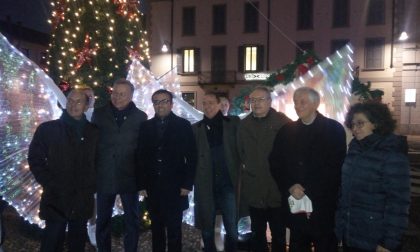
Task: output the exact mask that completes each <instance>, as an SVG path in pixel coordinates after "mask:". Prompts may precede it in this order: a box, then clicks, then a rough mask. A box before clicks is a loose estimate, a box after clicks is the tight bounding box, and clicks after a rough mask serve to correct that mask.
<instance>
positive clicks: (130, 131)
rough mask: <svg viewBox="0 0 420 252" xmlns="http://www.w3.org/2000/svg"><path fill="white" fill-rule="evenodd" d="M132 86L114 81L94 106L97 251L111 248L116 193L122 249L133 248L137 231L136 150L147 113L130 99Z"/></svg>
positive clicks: (135, 248) (135, 247)
mask: <svg viewBox="0 0 420 252" xmlns="http://www.w3.org/2000/svg"><path fill="white" fill-rule="evenodd" d="M133 93H134V86H133V85H132V84H131V83H130V82H129V81H128V80H125V79H119V80H117V81H116V82H115V83H114V85H113V91H112V94H111V102H110V103H108V104H107V105H105V106H104V107H102V108H99V109H95V111H94V112H93V116H92V122H93V123H94V124H95V125H96V126H97V127H98V129H99V131H100V138H99V145H98V158H97V169H98V179H97V183H98V187H97V188H98V193H97V199H96V203H97V220H96V242H97V245H98V251H99V252H102V251H106V252H109V251H111V217H112V210H113V207H114V203H115V198H116V196H117V194H119V196H120V198H121V202H122V206H123V209H124V223H125V235H124V249H125V251H126V252H136V251H137V243H138V238H139V232H140V219H139V218H140V217H139V212H140V210H139V196H138V184H137V179H136V178H137V165H136V164H137V163H136V151H137V147H138V137H139V132H140V125H141V124H142V123H143V122H144V121H146V119H147V115H146V114H145V113H144V112H143V111H141V110H139V109H138V108H137V107H136V105H135V104H134V103H133V102H132V99H133Z"/></svg>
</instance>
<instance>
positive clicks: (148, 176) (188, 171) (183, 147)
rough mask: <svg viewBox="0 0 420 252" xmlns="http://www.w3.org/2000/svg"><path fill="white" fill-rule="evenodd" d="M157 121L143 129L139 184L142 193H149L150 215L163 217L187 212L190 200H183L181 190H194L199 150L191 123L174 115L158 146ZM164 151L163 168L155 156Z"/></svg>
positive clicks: (150, 122)
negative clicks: (163, 215)
mask: <svg viewBox="0 0 420 252" xmlns="http://www.w3.org/2000/svg"><path fill="white" fill-rule="evenodd" d="M158 120H159V118H158V117H156V116H155V117H153V118H152V119H150V120H148V121H146V122H144V123H143V124H142V125H141V129H140V138H139V139H140V143H139V146H140V148H139V155H138V161H139V167H140V169H141V172H140V174H139V177H138V180H139V181H140V188H139V189H140V190H146V191H147V193H148V198H147V206H148V208H149V210H150V211H155V212H159V213H164V212H165V211H171V210H174V211H179V210H185V209H187V208H188V197H187V196H182V197H181V196H180V190H181V188H184V189H188V190H192V187H193V182H194V181H193V180H194V176H195V168H196V163H197V150H196V146H195V140H194V135H193V131H192V127H191V124H190V122H188V121H187V120H185V119H183V118H181V117H178V116H176V115H175V114H173V113H172V112H171V114H170V115H169V116H168V118H167V120H168V125H167V127H166V130H165V132H164V135H163V142H162V144H160V145H159V144H158V141H157V140H158V130H157V126H156V125H157V121H158ZM159 147H160V148H161V150H160V151H161V153H162V155H161V160H160V167H159V169H158V167H157V160H156V153H157V151H158V148H159Z"/></svg>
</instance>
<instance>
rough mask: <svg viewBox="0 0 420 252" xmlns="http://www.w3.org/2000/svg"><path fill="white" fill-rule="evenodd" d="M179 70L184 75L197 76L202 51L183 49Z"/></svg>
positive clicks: (180, 53)
mask: <svg viewBox="0 0 420 252" xmlns="http://www.w3.org/2000/svg"><path fill="white" fill-rule="evenodd" d="M178 52H179V55H180V58H179V59H180V60H179V61H178V63H179V64H178V69H181V73H183V74H197V72H198V71H199V66H200V49H198V48H182V49H180V50H179V51H178Z"/></svg>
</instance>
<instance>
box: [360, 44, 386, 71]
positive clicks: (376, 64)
mask: <svg viewBox="0 0 420 252" xmlns="http://www.w3.org/2000/svg"><path fill="white" fill-rule="evenodd" d="M384 48H385V39H384V38H368V39H366V42H365V68H366V69H382V68H383V67H384Z"/></svg>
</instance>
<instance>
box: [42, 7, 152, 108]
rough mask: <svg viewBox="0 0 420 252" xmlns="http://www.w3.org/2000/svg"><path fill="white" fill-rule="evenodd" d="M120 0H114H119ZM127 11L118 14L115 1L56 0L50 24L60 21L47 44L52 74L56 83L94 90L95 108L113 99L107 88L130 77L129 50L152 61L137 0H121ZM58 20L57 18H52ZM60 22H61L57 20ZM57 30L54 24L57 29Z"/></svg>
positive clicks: (143, 61) (49, 72)
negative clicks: (128, 74) (117, 80)
mask: <svg viewBox="0 0 420 252" xmlns="http://www.w3.org/2000/svg"><path fill="white" fill-rule="evenodd" d="M115 1H116V0H115ZM118 3H121V4H123V5H124V6H125V7H124V8H125V9H126V10H127V13H128V14H127V15H120V14H119V7H118V6H122V5H118V4H116V3H114V0H106V1H104V0H89V1H85V0H52V1H51V6H52V9H53V13H52V17H51V19H50V23H51V25H52V26H54V24H55V23H56V28H55V29H53V32H52V35H51V43H50V45H49V48H48V58H47V64H48V74H49V75H50V76H51V78H52V79H53V80H54V82H55V83H60V82H61V81H66V82H68V83H71V85H72V86H75V85H79V84H85V85H88V86H89V87H91V88H92V89H93V90H94V93H95V96H96V104H95V106H96V107H99V106H102V105H104V104H105V103H106V102H107V101H108V100H109V87H110V86H112V84H113V82H114V81H115V80H116V79H119V78H124V77H125V76H127V73H128V70H129V65H130V58H129V57H130V55H129V54H130V52H129V51H128V50H127V48H129V49H130V50H131V51H132V52H135V53H136V54H137V58H138V59H139V60H140V61H141V62H142V63H143V64H144V65H146V66H147V65H148V64H149V62H150V55H149V44H148V41H147V36H148V35H147V31H146V30H145V29H144V27H143V24H142V20H143V18H142V17H143V14H142V13H141V12H140V11H139V10H138V6H139V4H138V1H137V0H136V1H134V0H118ZM54 20H56V21H54ZM57 20H58V22H57ZM53 28H54V27H53Z"/></svg>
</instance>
